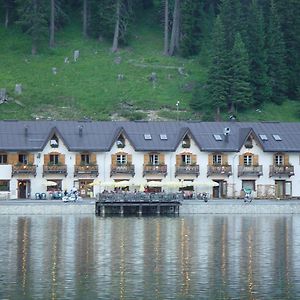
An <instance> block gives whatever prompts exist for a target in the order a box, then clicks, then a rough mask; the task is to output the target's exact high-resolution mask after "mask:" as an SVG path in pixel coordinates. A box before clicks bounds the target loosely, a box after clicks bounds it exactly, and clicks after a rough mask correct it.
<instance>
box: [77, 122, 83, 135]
mask: <svg viewBox="0 0 300 300" xmlns="http://www.w3.org/2000/svg"><path fill="white" fill-rule="evenodd" d="M78 130H79V136H82V133H83V126H82V125H80V126H79V127H78Z"/></svg>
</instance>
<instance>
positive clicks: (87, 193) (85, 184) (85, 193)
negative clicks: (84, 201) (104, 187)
mask: <svg viewBox="0 0 300 300" xmlns="http://www.w3.org/2000/svg"><path fill="white" fill-rule="evenodd" d="M92 182H93V180H90V179H87V180H79V193H80V196H81V197H82V198H87V197H93V186H91V185H89V184H91V183H92Z"/></svg>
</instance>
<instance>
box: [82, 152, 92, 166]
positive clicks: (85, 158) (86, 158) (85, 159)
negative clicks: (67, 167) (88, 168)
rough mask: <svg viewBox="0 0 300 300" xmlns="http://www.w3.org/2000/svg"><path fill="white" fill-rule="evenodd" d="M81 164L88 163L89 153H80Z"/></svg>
mask: <svg viewBox="0 0 300 300" xmlns="http://www.w3.org/2000/svg"><path fill="white" fill-rule="evenodd" d="M81 164H83V165H89V164H90V155H89V154H81Z"/></svg>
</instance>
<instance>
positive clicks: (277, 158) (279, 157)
mask: <svg viewBox="0 0 300 300" xmlns="http://www.w3.org/2000/svg"><path fill="white" fill-rule="evenodd" d="M274 161H275V165H276V166H282V165H283V155H282V154H275V157H274Z"/></svg>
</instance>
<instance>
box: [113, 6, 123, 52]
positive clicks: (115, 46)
mask: <svg viewBox="0 0 300 300" xmlns="http://www.w3.org/2000/svg"><path fill="white" fill-rule="evenodd" d="M120 1H121V0H117V7H116V24H115V34H114V40H113V45H112V48H111V52H116V51H117V50H118V44H119V35H120V8H121V3H120Z"/></svg>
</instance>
